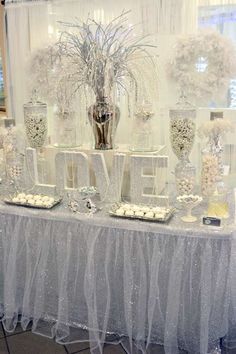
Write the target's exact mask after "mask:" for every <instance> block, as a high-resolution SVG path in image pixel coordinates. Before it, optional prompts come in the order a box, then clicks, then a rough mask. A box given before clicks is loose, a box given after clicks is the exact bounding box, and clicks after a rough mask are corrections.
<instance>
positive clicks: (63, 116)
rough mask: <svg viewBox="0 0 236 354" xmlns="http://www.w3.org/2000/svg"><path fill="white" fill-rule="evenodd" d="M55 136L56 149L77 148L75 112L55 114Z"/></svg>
mask: <svg viewBox="0 0 236 354" xmlns="http://www.w3.org/2000/svg"><path fill="white" fill-rule="evenodd" d="M56 118H57V136H56V144H55V146H58V147H74V146H77V138H76V119H75V112H69V111H65V112H57V113H56Z"/></svg>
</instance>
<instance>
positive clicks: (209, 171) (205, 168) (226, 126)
mask: <svg viewBox="0 0 236 354" xmlns="http://www.w3.org/2000/svg"><path fill="white" fill-rule="evenodd" d="M222 117H223V116H222ZM232 130H233V125H232V123H231V122H230V121H229V120H228V119H225V118H216V119H213V120H210V121H208V122H205V123H204V124H202V126H201V127H200V128H199V130H198V135H199V137H200V138H207V147H206V148H205V149H204V150H203V152H202V173H201V186H202V193H203V195H205V196H207V195H210V194H212V193H213V192H214V190H215V188H216V182H217V179H219V178H221V176H222V175H223V169H224V166H223V156H222V155H223V143H222V137H223V136H224V135H225V134H226V133H228V132H230V131H232Z"/></svg>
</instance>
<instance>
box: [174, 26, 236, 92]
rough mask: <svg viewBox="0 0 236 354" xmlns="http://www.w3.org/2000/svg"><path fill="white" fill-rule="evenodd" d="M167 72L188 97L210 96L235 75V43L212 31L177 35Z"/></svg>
mask: <svg viewBox="0 0 236 354" xmlns="http://www.w3.org/2000/svg"><path fill="white" fill-rule="evenodd" d="M168 71H169V75H170V77H171V79H173V80H175V81H176V82H177V83H178V84H179V86H180V88H181V90H183V91H184V92H185V93H186V94H187V95H188V96H195V97H198V98H202V97H207V98H213V96H215V95H218V94H219V93H221V92H222V91H223V90H225V89H226V88H227V85H228V83H229V80H230V79H232V78H234V75H236V51H235V46H234V44H233V43H232V42H231V41H230V40H229V39H227V38H226V37H224V36H222V35H221V34H219V33H218V32H216V31H212V30H208V31H201V32H200V33H198V34H196V35H189V36H185V37H181V38H180V39H179V40H178V41H177V44H176V46H175V53H174V56H173V58H172V60H171V61H170V63H169V65H168Z"/></svg>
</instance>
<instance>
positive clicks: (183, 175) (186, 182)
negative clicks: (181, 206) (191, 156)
mask: <svg viewBox="0 0 236 354" xmlns="http://www.w3.org/2000/svg"><path fill="white" fill-rule="evenodd" d="M175 183H176V189H177V193H178V195H189V194H192V193H193V190H194V187H195V184H196V168H195V167H194V166H193V165H192V164H191V162H189V161H188V160H187V159H184V160H181V161H179V162H178V163H177V165H176V166H175Z"/></svg>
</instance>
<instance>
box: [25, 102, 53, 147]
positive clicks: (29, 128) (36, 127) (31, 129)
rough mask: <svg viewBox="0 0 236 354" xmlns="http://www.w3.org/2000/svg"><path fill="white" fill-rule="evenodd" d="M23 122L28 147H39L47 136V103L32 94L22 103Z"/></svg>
mask: <svg viewBox="0 0 236 354" xmlns="http://www.w3.org/2000/svg"><path fill="white" fill-rule="evenodd" d="M24 123H25V131H26V136H27V139H28V142H29V145H30V147H32V148H41V147H42V146H43V145H44V144H45V141H46V138H47V131H48V128H47V105H46V103H42V102H40V101H38V100H37V98H36V97H35V96H33V98H32V100H31V101H30V102H28V103H26V104H24Z"/></svg>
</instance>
